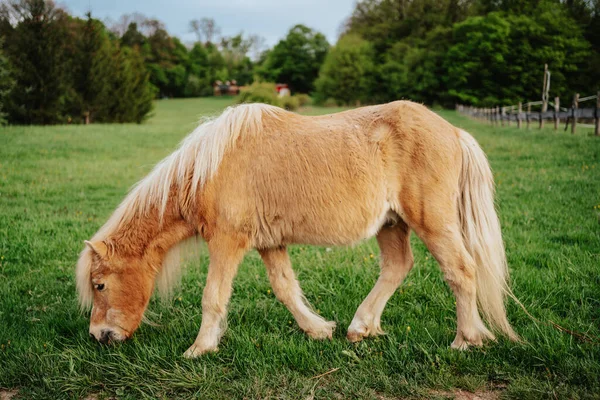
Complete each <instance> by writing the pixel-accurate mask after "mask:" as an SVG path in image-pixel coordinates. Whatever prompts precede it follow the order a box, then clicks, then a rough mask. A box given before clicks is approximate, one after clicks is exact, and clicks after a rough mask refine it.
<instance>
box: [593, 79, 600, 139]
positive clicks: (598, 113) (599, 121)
mask: <svg viewBox="0 0 600 400" xmlns="http://www.w3.org/2000/svg"><path fill="white" fill-rule="evenodd" d="M594 119H595V120H596V130H595V132H594V135H596V136H600V90H598V93H596V109H595V110H594Z"/></svg>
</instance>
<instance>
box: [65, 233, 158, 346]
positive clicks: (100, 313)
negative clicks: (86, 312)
mask: <svg viewBox="0 0 600 400" xmlns="http://www.w3.org/2000/svg"><path fill="white" fill-rule="evenodd" d="M85 243H86V248H85V249H84V250H83V252H82V253H81V256H80V258H79V263H78V265H77V289H78V292H79V299H80V303H81V305H82V307H84V308H89V307H90V306H92V312H91V317H90V336H92V337H93V338H95V339H96V340H98V341H99V342H100V343H108V342H110V341H122V340H125V339H127V338H129V337H131V335H132V334H133V332H134V331H135V330H136V329H137V328H138V327H139V325H140V323H141V322H142V318H143V315H144V311H145V310H146V307H147V306H148V302H149V300H150V297H151V295H152V290H153V287H154V278H155V273H154V271H155V270H154V269H153V268H150V265H146V264H148V263H149V260H145V259H144V258H143V257H140V256H134V255H123V254H119V251H117V250H116V249H115V247H114V246H112V245H111V243H107V242H105V241H93V242H89V241H86V242H85Z"/></svg>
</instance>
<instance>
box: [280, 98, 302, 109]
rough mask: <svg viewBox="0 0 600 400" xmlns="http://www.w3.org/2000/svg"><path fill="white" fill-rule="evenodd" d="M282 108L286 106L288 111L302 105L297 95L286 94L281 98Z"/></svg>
mask: <svg viewBox="0 0 600 400" xmlns="http://www.w3.org/2000/svg"><path fill="white" fill-rule="evenodd" d="M279 104H280V107H281V108H285V109H286V110H288V111H296V110H297V109H298V107H300V101H299V100H298V97H297V96H284V97H281V98H280V99H279Z"/></svg>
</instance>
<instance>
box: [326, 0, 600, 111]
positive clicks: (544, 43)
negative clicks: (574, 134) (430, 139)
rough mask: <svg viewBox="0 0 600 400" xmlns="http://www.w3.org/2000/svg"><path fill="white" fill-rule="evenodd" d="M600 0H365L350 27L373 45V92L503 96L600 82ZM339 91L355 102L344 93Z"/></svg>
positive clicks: (496, 99)
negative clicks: (545, 84) (546, 72)
mask: <svg viewBox="0 0 600 400" xmlns="http://www.w3.org/2000/svg"><path fill="white" fill-rule="evenodd" d="M599 18H600V2H599V1H597V0H595V1H589V2H588V1H584V0H573V1H566V2H564V1H558V0H536V1H529V0H467V1H457V0H441V1H434V0H412V1H407V0H363V1H360V2H358V3H357V5H356V7H355V9H354V11H353V13H352V15H351V17H350V18H349V19H348V21H347V23H346V25H345V28H344V31H345V33H346V34H357V35H359V36H361V37H362V38H363V39H365V40H367V41H368V42H369V43H370V44H371V45H372V47H373V49H374V52H373V53H372V54H373V55H372V62H373V64H374V65H375V68H374V69H373V71H372V73H371V74H372V76H371V84H372V85H373V88H372V90H371V92H370V94H369V95H368V98H367V100H366V101H368V102H383V101H391V100H396V99H399V98H409V99H413V100H416V101H421V102H425V103H428V104H436V103H437V104H441V105H445V106H452V105H453V104H454V103H455V102H462V103H470V104H480V105H481V104H487V105H498V104H500V103H505V104H509V103H514V102H517V101H519V100H532V99H535V98H538V97H541V93H540V92H541V81H542V71H543V66H544V64H545V63H547V64H548V65H549V68H550V71H551V72H552V84H551V96H563V97H564V96H567V97H570V96H571V95H572V94H573V93H574V92H576V91H577V92H590V91H591V92H595V90H597V85H598V82H600V70H599V69H598V68H596V67H594V65H597V62H595V61H597V60H600V33H599V32H600V31H599V30H598V29H599V28H598V26H600V24H598V23H595V22H598V21H600V20H599ZM336 100H338V101H341V102H345V100H344V99H342V98H339V97H336Z"/></svg>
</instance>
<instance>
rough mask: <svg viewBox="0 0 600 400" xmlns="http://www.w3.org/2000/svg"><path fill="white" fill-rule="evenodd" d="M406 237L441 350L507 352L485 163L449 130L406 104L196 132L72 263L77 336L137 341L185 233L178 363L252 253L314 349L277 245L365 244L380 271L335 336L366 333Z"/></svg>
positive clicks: (174, 271)
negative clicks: (187, 290)
mask: <svg viewBox="0 0 600 400" xmlns="http://www.w3.org/2000/svg"><path fill="white" fill-rule="evenodd" d="M411 230H413V231H415V233H416V234H417V235H418V236H419V237H420V238H421V239H422V240H423V242H424V243H425V244H426V246H427V247H428V249H429V250H430V251H431V253H432V254H433V255H434V256H435V258H436V259H437V261H438V262H439V264H440V267H441V269H442V271H443V273H444V277H445V279H446V281H447V282H448V284H449V285H450V287H451V288H452V290H453V292H454V295H455V296H456V314H457V333H456V338H455V339H454V342H453V343H452V347H453V348H457V349H466V348H467V347H468V346H469V345H476V346H480V345H482V343H483V340H485V339H494V335H493V334H492V333H491V332H490V330H488V329H487V328H486V326H485V325H484V323H483V322H482V319H481V317H480V311H481V313H482V315H483V317H484V318H485V319H486V320H487V322H488V323H489V325H490V327H491V328H493V329H494V330H496V331H498V332H501V333H504V334H505V335H507V336H508V337H509V338H511V339H513V340H518V337H517V335H516V334H515V332H514V331H513V329H512V328H511V326H510V324H509V322H508V320H507V318H506V310H505V306H504V298H505V295H509V296H512V294H511V291H510V289H509V287H508V285H507V278H508V270H507V265H506V258H505V253H504V245H503V242H502V237H501V232H500V224H499V221H498V217H497V215H496V212H495V209H494V184H493V177H492V173H491V171H490V167H489V165H488V162H487V160H486V157H485V154H484V153H483V151H482V150H481V148H480V147H479V145H478V144H477V142H476V141H475V140H474V139H473V137H472V136H470V135H469V134H468V133H466V132H465V131H462V130H460V129H457V128H455V127H454V126H452V125H450V124H449V123H448V122H446V121H445V120H443V119H442V118H440V117H439V116H438V115H436V114H435V113H433V112H431V111H429V110H427V108H425V107H424V106H421V105H419V104H415V103H412V102H408V101H398V102H393V103H389V104H384V105H378V106H371V107H364V108H359V109H355V110H350V111H346V112H341V113H338V114H333V115H325V116H318V117H306V116H301V115H297V114H294V113H290V112H287V111H284V110H282V109H280V108H277V107H272V106H268V105H264V104H248V105H240V106H237V107H233V108H228V109H227V110H225V112H223V114H222V115H221V116H219V117H218V118H216V119H214V120H211V121H208V122H205V123H203V124H201V125H200V126H199V127H198V128H197V129H196V130H195V131H194V132H193V133H192V134H190V135H189V136H188V137H187V138H186V139H185V140H184V141H183V143H182V144H181V146H180V147H179V149H178V150H176V151H175V152H174V153H173V154H171V155H170V156H169V157H167V158H166V159H164V160H163V161H162V162H161V163H160V164H158V165H157V166H156V167H155V168H154V170H153V171H152V172H151V173H150V174H149V175H148V176H147V177H146V178H144V179H143V180H142V181H141V182H139V183H138V184H137V186H135V188H134V189H133V190H132V191H131V192H130V193H129V195H128V196H127V197H126V198H125V200H124V201H123V203H122V204H121V205H120V206H119V207H118V209H117V210H116V211H115V212H114V214H113V215H112V216H111V218H110V219H109V220H108V222H107V223H106V224H105V225H104V226H103V227H102V228H101V229H100V230H99V231H98V233H96V235H95V236H94V237H93V238H92V239H91V241H89V242H88V241H86V244H87V246H86V248H85V249H84V250H83V252H82V253H81V257H80V259H79V262H78V265H77V288H78V291H79V298H80V302H81V304H82V306H83V307H89V306H90V305H92V304H93V307H92V311H91V323H90V334H91V335H92V336H93V337H94V338H96V339H97V340H98V341H100V342H103V343H106V342H109V341H119V340H124V339H126V338H128V337H130V336H131V335H132V334H133V332H134V331H135V330H136V329H137V327H138V326H139V324H140V322H141V321H142V317H143V314H144V311H145V309H146V307H147V305H148V301H149V299H150V296H151V295H152V292H153V290H154V288H155V287H157V289H158V291H159V293H160V294H168V293H169V290H170V288H171V287H172V286H173V285H174V284H175V283H176V281H177V278H178V263H177V262H174V261H173V260H175V259H176V258H177V257H176V253H177V251H178V248H179V247H180V246H178V244H180V243H181V242H182V241H184V240H185V239H188V238H192V237H196V236H200V237H201V238H202V239H204V240H205V241H206V242H207V245H208V251H209V254H210V265H209V267H208V276H207V280H206V286H205V288H204V294H203V296H202V325H201V327H200V332H199V333H198V337H197V338H196V340H195V342H194V344H193V345H192V346H191V347H190V348H189V349H188V350H187V351H186V352H185V354H184V355H185V356H186V357H197V356H199V355H201V354H203V353H206V352H209V351H216V350H217V346H218V344H219V339H220V338H221V336H222V335H223V331H224V328H223V326H224V322H225V321H226V312H227V311H226V310H227V303H228V301H229V297H230V295H231V285H232V280H233V278H234V277H235V275H236V272H237V268H238V264H239V263H240V261H241V260H242V258H243V257H244V254H245V253H246V252H248V251H249V250H250V249H253V248H254V249H257V250H258V252H259V253H260V255H261V257H262V259H263V261H264V263H265V266H266V268H267V271H268V276H269V280H270V282H271V285H272V287H273V291H274V293H275V295H276V296H277V298H278V299H279V300H280V301H281V302H282V303H283V304H285V305H286V307H287V308H288V309H289V310H290V312H291V313H292V314H293V316H294V318H295V319H296V321H297V323H298V325H299V326H300V328H301V329H302V330H304V331H305V332H306V333H307V334H308V335H309V336H311V337H312V338H315V339H325V338H331V337H332V332H333V329H334V328H335V323H334V322H330V321H326V320H325V319H323V318H322V317H320V316H319V315H317V314H315V313H314V312H313V311H312V310H311V308H310V306H309V305H308V304H307V303H306V302H305V299H304V296H303V294H302V291H301V289H300V286H299V284H298V281H297V280H296V278H295V276H294V272H293V270H292V266H291V263H290V258H289V256H288V253H287V250H286V246H287V245H289V244H292V243H304V244H315V245H349V244H352V243H355V242H358V241H361V240H364V239H367V238H369V237H372V236H376V237H377V242H378V244H379V247H380V249H381V274H380V277H379V279H378V281H377V283H376V284H375V287H374V288H373V289H372V290H371V293H369V295H368V296H367V298H366V299H365V300H364V301H363V302H362V304H361V305H360V307H359V308H358V310H357V311H356V314H355V316H354V319H353V320H352V323H351V324H350V326H349V328H348V335H347V336H348V339H349V340H350V341H353V342H354V341H359V340H361V339H362V338H364V337H368V336H374V335H378V334H380V333H382V330H381V321H380V319H381V313H382V311H383V308H384V307H385V304H386V303H387V301H388V299H389V298H390V297H391V296H392V294H393V293H394V291H395V290H396V288H397V287H398V286H399V285H400V283H401V282H402V280H403V279H404V277H405V276H406V275H407V274H408V272H409V271H410V269H411V268H412V266H413V255H412V252H411V248H410V243H409V236H410V232H411Z"/></svg>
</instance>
